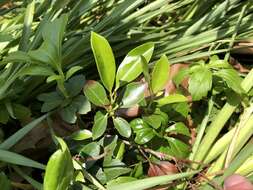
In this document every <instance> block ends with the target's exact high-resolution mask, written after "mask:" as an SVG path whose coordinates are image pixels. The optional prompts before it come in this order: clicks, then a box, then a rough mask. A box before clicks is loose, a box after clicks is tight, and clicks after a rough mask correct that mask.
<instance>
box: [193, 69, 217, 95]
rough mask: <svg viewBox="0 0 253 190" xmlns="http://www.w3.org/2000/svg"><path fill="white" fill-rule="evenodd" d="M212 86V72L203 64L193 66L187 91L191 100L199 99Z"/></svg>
mask: <svg viewBox="0 0 253 190" xmlns="http://www.w3.org/2000/svg"><path fill="white" fill-rule="evenodd" d="M211 88H212V72H211V71H210V70H209V69H208V68H206V67H205V66H202V65H200V66H195V68H194V71H193V73H192V74H191V75H190V79H189V92H190V93H191V95H192V100H200V99H201V98H203V97H204V96H207V93H208V91H209V90H211Z"/></svg>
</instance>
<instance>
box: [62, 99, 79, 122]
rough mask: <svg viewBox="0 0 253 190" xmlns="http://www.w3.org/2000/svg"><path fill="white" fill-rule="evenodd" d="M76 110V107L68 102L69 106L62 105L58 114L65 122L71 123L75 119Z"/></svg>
mask: <svg viewBox="0 0 253 190" xmlns="http://www.w3.org/2000/svg"><path fill="white" fill-rule="evenodd" d="M76 112H77V108H76V107H74V106H73V105H71V104H70V105H69V106H67V107H64V108H62V109H61V110H60V116H61V118H62V119H63V120H64V121H66V122H67V123H71V124H73V123H75V122H76V119H77V117H76Z"/></svg>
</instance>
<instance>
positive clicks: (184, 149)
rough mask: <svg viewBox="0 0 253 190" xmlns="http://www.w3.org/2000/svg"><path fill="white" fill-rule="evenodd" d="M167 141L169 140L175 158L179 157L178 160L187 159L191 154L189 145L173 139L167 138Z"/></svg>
mask: <svg viewBox="0 0 253 190" xmlns="http://www.w3.org/2000/svg"><path fill="white" fill-rule="evenodd" d="M166 139H167V140H168V143H169V145H170V147H171V151H172V152H173V154H174V156H177V157H178V158H186V156H187V155H188V153H189V152H190V147H189V145H187V144H185V143H184V142H182V141H181V140H178V139H176V138H173V137H166Z"/></svg>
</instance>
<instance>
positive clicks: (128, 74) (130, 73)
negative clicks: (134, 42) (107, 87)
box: [116, 42, 154, 87]
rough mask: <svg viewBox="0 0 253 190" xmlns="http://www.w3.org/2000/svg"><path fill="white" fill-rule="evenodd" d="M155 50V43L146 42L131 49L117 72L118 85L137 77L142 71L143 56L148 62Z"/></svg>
mask: <svg viewBox="0 0 253 190" xmlns="http://www.w3.org/2000/svg"><path fill="white" fill-rule="evenodd" d="M153 51H154V43H151V42H149V43H145V44H143V45H141V46H138V47H136V48H135V49H133V50H131V51H130V52H129V53H128V54H127V56H126V57H125V58H124V60H123V61H122V63H121V64H120V66H119V68H118V70H117V74H116V86H117V87H119V86H121V85H122V84H124V83H127V82H131V81H133V80H134V79H136V78H137V77H138V76H139V75H140V74H141V72H142V59H141V56H143V57H144V58H145V59H146V62H147V63H148V62H149V61H150V59H151V56H152V54H153Z"/></svg>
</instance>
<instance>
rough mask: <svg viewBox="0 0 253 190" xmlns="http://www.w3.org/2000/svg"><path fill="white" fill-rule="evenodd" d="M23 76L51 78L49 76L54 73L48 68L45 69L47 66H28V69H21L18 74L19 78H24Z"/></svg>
mask: <svg viewBox="0 0 253 190" xmlns="http://www.w3.org/2000/svg"><path fill="white" fill-rule="evenodd" d="M24 75H34V76H51V75H55V73H54V71H53V70H52V69H51V68H50V67H47V66H40V65H30V66H28V67H25V68H23V69H22V70H21V71H20V72H19V76H24Z"/></svg>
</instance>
